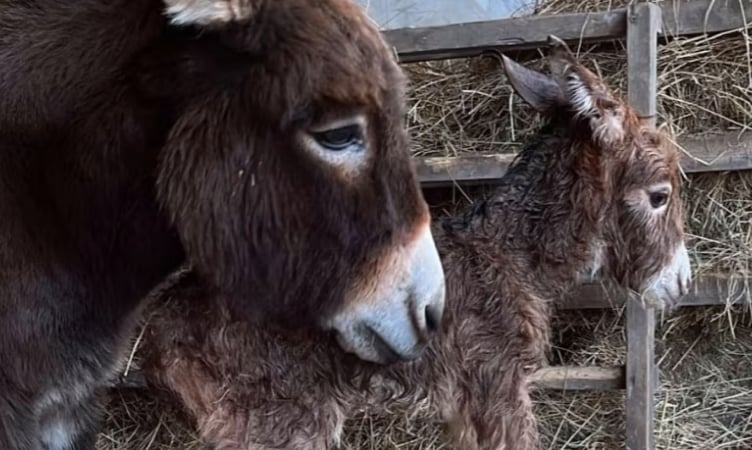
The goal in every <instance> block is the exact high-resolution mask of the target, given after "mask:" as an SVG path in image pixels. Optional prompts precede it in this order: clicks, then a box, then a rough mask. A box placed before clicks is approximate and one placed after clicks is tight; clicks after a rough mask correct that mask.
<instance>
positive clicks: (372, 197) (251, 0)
mask: <svg viewBox="0 0 752 450" xmlns="http://www.w3.org/2000/svg"><path fill="white" fill-rule="evenodd" d="M403 100H404V98H403V75H402V73H401V72H400V69H399V67H398V66H397V64H396V61H395V60H394V57H393V54H392V53H391V52H390V50H389V48H388V47H387V46H386V45H385V42H384V41H383V39H382V37H381V35H380V33H379V31H378V30H377V29H376V28H375V27H374V26H373V24H372V23H370V22H369V20H368V18H367V17H366V16H365V14H364V13H363V12H362V11H361V10H360V8H359V7H358V6H356V5H355V4H353V3H351V2H349V1H345V0H326V1H317V2H311V1H309V0H285V1H263V0H165V1H164V2H161V1H158V0H110V1H102V0H79V1H76V2H60V1H57V0H25V1H14V0H11V1H6V2H3V3H2V5H1V6H0V448H2V449H40V448H44V449H50V450H51V449H56V450H57V449H59V450H62V449H83V448H89V447H90V446H91V445H92V442H93V436H94V433H93V430H95V424H96V422H97V417H98V413H97V411H96V410H97V408H96V397H97V391H98V389H99V388H100V387H102V386H103V385H105V383H106V382H107V380H108V378H109V377H110V376H111V375H112V374H113V373H114V372H115V371H116V370H117V367H116V364H115V361H116V360H117V359H118V355H119V354H121V351H122V350H123V346H124V343H125V340H126V339H125V338H126V336H127V335H128V334H129V332H130V331H131V330H132V325H133V323H134V322H135V320H134V319H135V318H136V317H137V315H138V310H139V305H140V300H141V299H142V298H144V297H145V295H146V293H147V292H148V291H149V290H150V288H152V287H153V286H154V285H155V284H156V283H158V282H159V281H160V280H161V279H163V278H164V277H165V275H166V274H168V273H169V272H170V271H172V270H173V269H175V268H176V267H177V266H178V265H179V264H181V262H183V261H185V260H187V261H188V262H189V263H190V264H191V265H192V266H193V267H194V268H195V270H196V271H197V273H198V274H199V276H200V278H201V279H202V282H204V283H206V284H207V285H208V286H210V289H212V290H213V291H215V292H217V293H221V294H222V296H223V297H225V298H228V299H230V304H231V305H232V306H231V308H232V309H234V310H236V311H237V312H239V313H240V314H242V316H243V317H245V318H246V319H250V318H257V319H258V318H264V319H275V320H279V321H280V322H282V323H284V324H293V325H308V326H316V327H319V328H322V329H326V330H334V332H336V334H337V336H338V340H339V342H340V343H341V345H342V346H343V347H344V348H345V349H346V350H349V351H350V352H353V353H355V354H356V355H358V356H359V357H360V358H362V359H365V360H369V361H372V362H377V363H388V362H391V361H395V360H399V359H410V358H415V357H416V356H417V355H418V354H420V353H421V350H422V348H423V347H424V346H425V344H426V342H427V341H428V339H429V337H430V334H431V332H432V331H433V330H434V329H435V327H436V325H437V323H438V322H439V321H440V319H441V315H442V310H443V302H444V280H443V272H442V269H441V263H440V260H439V258H438V255H437V251H436V248H435V245H434V242H433V238H432V236H431V231H430V217H429V214H428V210H427V207H426V205H425V202H424V200H423V198H422V195H421V193H420V190H419V186H418V184H417V181H416V177H415V174H414V171H413V169H412V167H411V164H410V160H409V153H408V148H407V136H406V132H405V129H404V125H403V113H404V112H403Z"/></svg>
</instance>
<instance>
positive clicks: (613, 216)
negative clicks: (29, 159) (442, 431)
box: [144, 38, 690, 450]
mask: <svg viewBox="0 0 752 450" xmlns="http://www.w3.org/2000/svg"><path fill="white" fill-rule="evenodd" d="M552 48H553V50H552V51H553V55H552V56H551V59H550V61H551V68H552V72H553V77H552V78H549V77H547V76H544V75H542V74H539V73H537V72H533V71H531V70H528V69H525V68H523V67H521V66H519V65H517V64H516V63H513V62H512V61H510V60H508V59H507V58H504V66H505V68H506V72H507V75H508V76H509V78H510V80H511V82H512V85H513V86H514V87H515V90H516V91H517V92H518V94H519V95H520V96H521V97H522V98H523V99H525V100H526V101H527V102H528V103H530V104H531V105H533V106H534V107H536V108H537V109H538V110H539V111H541V112H542V113H543V114H545V116H546V118H547V119H548V123H547V124H546V125H545V126H544V127H543V128H542V129H541V130H540V132H539V134H538V136H537V137H535V138H534V140H533V141H532V142H531V143H529V144H528V145H527V146H526V148H525V149H524V150H523V151H522V153H521V155H520V156H519V157H518V158H517V160H516V161H515V162H514V164H512V166H511V167H510V169H509V171H508V173H507V174H506V175H505V176H504V178H503V179H502V180H501V185H500V186H499V187H498V188H497V189H496V191H495V192H494V193H493V194H492V195H491V196H490V197H489V198H487V199H486V200H485V201H483V202H481V203H479V204H477V205H476V206H474V207H473V208H472V209H471V210H469V211H468V212H467V213H466V214H465V215H464V216H462V217H458V218H450V219H446V220H444V221H443V222H441V223H437V225H436V228H435V236H436V239H437V242H438V243H439V249H440V253H441V255H442V258H443V259H442V261H443V265H444V268H445V273H446V276H447V289H448V291H447V311H446V315H445V319H444V322H443V333H442V334H441V337H440V338H439V339H438V340H436V341H435V342H433V343H432V345H430V347H429V349H428V352H427V353H426V354H425V355H424V356H423V357H422V358H420V359H419V360H417V361H415V362H411V363H405V364H401V365H395V366H391V367H388V368H387V367H376V366H372V365H368V364H365V363H362V362H357V361H353V360H352V359H351V358H349V357H348V356H347V355H344V354H342V353H341V352H339V351H338V350H337V349H336V348H332V347H331V346H330V345H329V344H328V342H327V340H326V339H324V338H321V337H317V336H312V335H309V334H307V333H305V332H301V333H300V334H299V335H297V336H293V335H284V334H280V333H278V332H277V331H275V330H272V329H268V330H258V329H253V328H249V327H248V326H247V325H245V324H244V323H243V322H242V321H238V320H236V319H234V318H233V317H232V315H231V314H230V313H229V312H227V311H225V312H224V313H223V312H222V307H221V305H222V304H224V300H223V299H222V298H221V296H219V295H216V294H215V293H214V292H211V291H210V290H207V289H204V288H203V287H202V286H201V284H200V281H199V280H196V279H195V278H194V277H193V276H192V275H191V273H190V272H187V273H186V274H185V276H184V277H183V278H182V279H181V280H180V281H178V282H177V283H176V284H175V285H174V286H173V287H172V288H170V289H168V290H167V291H166V293H164V294H162V295H159V296H158V297H157V302H158V303H157V307H156V310H155V315H154V316H153V317H152V318H151V320H150V321H149V323H148V324H147V329H146V334H145V336H146V338H145V341H144V354H145V356H146V364H145V365H144V370H145V373H146V374H147V377H148V378H149V380H150V382H151V383H152V384H153V385H154V386H159V387H162V388H165V389H167V390H168V391H170V392H172V394H174V395H175V396H176V397H177V398H178V399H179V400H180V401H181V402H182V403H183V405H184V406H185V407H186V408H187V410H188V411H190V412H191V413H192V415H193V416H194V417H195V419H196V421H197V424H198V427H199V429H200V432H201V434H202V435H203V436H204V438H206V439H207V441H208V442H210V443H212V444H213V445H215V446H216V448H218V449H239V448H243V449H270V448H290V449H304V448H306V449H324V448H328V447H329V446H330V445H332V444H334V443H336V442H337V438H338V436H339V434H340V432H341V430H342V425H343V422H344V420H345V419H346V418H348V417H350V416H352V415H353V414H354V413H356V412H359V411H367V412H369V413H372V414H389V413H390V412H391V411H398V410H402V411H405V410H406V411H408V414H413V415H416V414H419V415H425V416H429V417H433V418H438V419H440V420H442V421H444V422H445V423H446V424H448V426H449V430H450V432H451V436H452V437H453V439H454V442H455V444H456V448H458V449H462V450H472V449H487V450H491V449H494V450H499V449H510V450H511V449H513V450H528V449H534V448H536V446H537V432H536V424H535V418H534V415H533V410H532V404H531V399H530V394H529V386H528V382H529V376H530V374H531V373H532V372H533V371H534V370H535V369H536V368H538V367H540V366H541V364H543V363H544V360H545V354H546V350H547V346H548V342H549V318H550V316H549V309H550V305H551V303H552V302H554V301H555V300H557V299H560V298H561V297H562V296H563V295H565V294H566V293H567V292H570V291H571V289H572V288H573V287H575V286H576V285H578V284H579V283H581V282H582V281H583V278H584V275H586V274H588V273H592V272H601V273H603V274H604V275H605V276H608V277H610V278H612V279H613V280H615V281H616V282H618V283H619V284H620V285H621V286H623V287H624V288H627V289H630V290H633V291H635V292H636V293H640V294H643V295H646V296H651V297H653V298H654V299H657V300H663V301H673V300H676V299H677V298H678V297H679V296H680V295H682V294H683V293H684V292H685V290H686V289H687V285H688V283H689V282H690V271H689V266H688V260H687V257H686V249H685V247H684V244H683V225H682V207H681V203H680V200H679V187H680V186H679V184H680V179H679V166H678V162H679V156H678V152H677V151H676V150H675V149H674V148H673V147H672V146H671V145H670V144H669V143H668V142H667V141H666V140H665V138H664V137H662V136H661V135H660V134H659V133H658V132H657V131H656V130H655V129H653V128H651V127H650V126H649V125H645V124H642V123H640V121H639V120H638V119H637V117H636V115H635V113H634V112H633V111H632V110H631V109H630V108H629V107H628V105H626V104H625V103H624V102H622V101H621V100H620V99H619V98H618V97H616V96H615V95H614V94H612V93H610V92H609V91H608V90H607V89H606V87H605V85H604V84H603V83H602V82H601V81H600V80H599V79H598V78H597V77H596V76H595V75H594V74H592V73H591V72H590V71H588V70H587V69H585V68H584V67H583V66H582V65H580V64H579V63H578V62H577V61H576V60H575V59H574V57H573V56H572V55H571V53H569V51H568V49H567V48H566V46H565V45H564V44H563V43H561V42H560V41H558V40H557V39H555V38H552ZM207 297H208V298H211V299H213V300H212V301H214V302H216V303H217V304H218V306H217V307H216V308H211V307H209V306H208V305H207V302H206V298H207ZM635 301H638V300H635Z"/></svg>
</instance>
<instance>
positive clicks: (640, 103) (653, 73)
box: [626, 3, 661, 450]
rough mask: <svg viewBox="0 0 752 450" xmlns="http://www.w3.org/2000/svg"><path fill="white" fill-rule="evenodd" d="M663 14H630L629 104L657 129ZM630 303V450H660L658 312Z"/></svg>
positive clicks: (649, 10)
mask: <svg viewBox="0 0 752 450" xmlns="http://www.w3.org/2000/svg"><path fill="white" fill-rule="evenodd" d="M660 30H661V9H660V8H659V7H658V6H657V5H655V4H651V3H640V4H637V5H633V6H631V7H630V8H629V9H628V11H627V72H628V73H627V80H628V86H627V90H628V98H629V103H630V104H631V105H632V107H633V108H634V109H635V110H636V111H637V113H638V114H639V115H640V118H641V119H643V120H645V121H647V122H649V123H651V124H655V115H656V96H657V79H658V75H657V72H658V70H657V66H658V61H657V56H658V55H657V54H658V33H660ZM628 300H630V301H628V302H627V314H626V315H627V317H626V321H627V323H626V325H627V368H626V372H627V373H626V388H627V389H626V391H627V404H626V429H627V436H626V438H627V450H653V449H655V431H654V422H655V398H654V397H655V385H656V380H655V376H656V373H657V372H656V370H655V309H654V308H653V307H652V306H646V305H643V304H642V303H641V302H640V301H639V300H638V299H628Z"/></svg>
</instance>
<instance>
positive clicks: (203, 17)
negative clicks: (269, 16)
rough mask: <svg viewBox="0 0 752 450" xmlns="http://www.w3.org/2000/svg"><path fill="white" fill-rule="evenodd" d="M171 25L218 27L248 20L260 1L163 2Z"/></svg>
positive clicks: (194, 0) (191, 0)
mask: <svg viewBox="0 0 752 450" xmlns="http://www.w3.org/2000/svg"><path fill="white" fill-rule="evenodd" d="M163 2H164V4H165V14H167V16H168V17H169V18H170V23H172V24H173V25H198V26H218V25H225V24H229V23H231V22H240V21H244V20H248V19H250V18H251V17H253V15H254V14H255V13H256V11H257V10H258V8H259V3H261V0H163Z"/></svg>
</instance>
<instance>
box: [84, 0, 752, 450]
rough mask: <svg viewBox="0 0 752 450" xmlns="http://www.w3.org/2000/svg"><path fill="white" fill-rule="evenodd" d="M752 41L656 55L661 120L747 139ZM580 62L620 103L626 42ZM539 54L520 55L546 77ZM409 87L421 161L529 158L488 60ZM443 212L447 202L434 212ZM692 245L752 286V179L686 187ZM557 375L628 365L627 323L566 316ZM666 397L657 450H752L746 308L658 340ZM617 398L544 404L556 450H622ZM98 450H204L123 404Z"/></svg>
mask: <svg viewBox="0 0 752 450" xmlns="http://www.w3.org/2000/svg"><path fill="white" fill-rule="evenodd" d="M542 3H543V4H542V5H541V6H539V7H538V11H539V12H540V13H543V14H552V13H558V12H585V11H601V10H605V9H610V8H617V7H621V6H623V5H625V4H627V3H629V2H628V1H625V0H587V1H583V2H580V3H577V0H548V1H545V2H542ZM750 44H752V40H751V39H750V37H749V35H748V34H747V33H746V32H744V31H734V32H728V33H725V34H723V35H717V36H714V37H711V38H706V37H695V38H680V39H676V40H673V41H672V42H670V43H669V44H667V45H664V46H662V47H661V48H660V52H659V70H660V72H659V73H660V79H659V89H660V94H659V98H658V111H659V122H664V123H666V124H667V126H669V127H671V128H672V129H673V130H674V131H675V133H676V134H677V135H683V134H695V133H705V132H709V131H713V132H718V131H729V130H744V129H746V128H748V127H749V126H750V125H751V124H752V62H751V58H750V48H749V47H750ZM576 50H578V51H579V54H580V57H581V58H582V59H583V60H584V61H585V62H586V63H587V65H588V66H589V67H591V68H595V69H596V70H597V71H598V72H599V73H600V74H601V75H602V76H603V77H604V78H605V79H606V81H607V82H608V84H609V85H610V86H611V87H612V88H614V89H616V90H617V91H619V92H622V93H624V92H625V89H626V81H625V78H626V52H625V51H624V48H623V45H622V44H620V43H609V44H601V45H588V46H582V47H581V48H579V49H576ZM541 55H542V54H541V53H540V52H527V53H525V54H520V55H517V57H518V58H519V59H520V60H522V61H524V62H525V64H527V65H533V66H534V67H538V68H543V64H542V60H541ZM405 69H406V70H407V72H408V74H409V76H410V78H411V81H412V83H411V92H410V95H411V98H410V104H411V108H410V109H409V115H408V123H409V126H410V128H411V133H412V137H413V142H414V152H415V154H416V155H419V156H426V155H432V156H457V155H462V154H468V153H472V152H476V153H493V152H511V151H517V150H519V146H520V143H521V141H522V140H523V139H524V137H525V136H526V135H528V134H529V133H530V132H531V130H533V129H534V128H535V127H537V126H538V118H537V116H536V115H535V114H534V113H533V112H532V111H531V110H530V109H529V108H528V107H526V106H525V105H524V104H522V103H521V101H520V99H519V98H518V97H516V96H514V95H512V90H511V87H510V86H509V85H508V83H507V80H506V77H505V76H504V74H503V73H502V72H501V69H500V67H499V63H498V61H495V60H494V59H490V58H473V59H467V60H453V61H435V62H429V63H418V64H409V65H405ZM482 190H483V189H475V190H473V192H469V191H467V192H466V191H463V190H461V189H459V188H456V189H455V190H454V191H453V192H452V193H451V195H450V196H449V197H446V196H444V197H437V194H435V193H429V200H430V201H431V202H432V203H434V204H435V209H436V210H437V211H439V210H443V209H449V210H456V209H457V208H460V207H465V206H467V205H468V204H469V203H470V202H471V201H472V199H474V198H477V197H475V196H474V195H473V194H474V193H475V194H477V193H478V191H482ZM434 200H436V201H434ZM684 202H685V205H686V208H687V227H688V230H689V247H690V253H691V257H692V261H693V266H694V268H695V271H696V273H697V274H701V273H717V272H723V273H729V274H736V275H745V276H750V275H752V273H751V272H752V225H750V224H752V172H746V173H729V174H702V175H692V176H689V177H688V178H687V180H686V184H685V188H684ZM554 330H555V334H554V337H555V346H554V352H553V354H552V357H551V362H552V363H553V364H577V365H594V364H601V365H612V364H622V363H623V359H624V354H625V352H624V350H625V340H624V334H625V333H624V329H623V321H622V317H621V312H620V311H607V312H567V313H562V314H561V315H560V316H559V317H557V319H556V323H555V325H554ZM656 337H657V339H658V341H659V342H658V345H659V348H658V349H657V355H658V358H659V361H660V368H661V371H662V376H661V382H662V386H661V392H660V394H659V398H658V404H657V421H658V424H657V427H658V439H657V441H658V448H661V449H742V448H752V313H750V311H749V307H748V305H741V306H734V307H714V308H699V309H692V310H686V309H685V310H682V311H679V312H678V313H676V314H674V315H672V316H670V317H664V318H663V321H662V323H661V324H660V326H659V328H658V330H657V331H656ZM623 404H624V396H623V393H620V392H606V393H560V392H549V391H546V392H540V393H538V394H536V408H537V413H538V416H539V420H540V427H541V431H542V433H543V435H544V440H545V442H546V444H547V448H550V449H609V450H610V449H618V448H623V445H624V422H623V417H624V416H623V414H624V410H623ZM443 442H444V441H443V436H442V434H441V431H440V429H439V427H437V426H435V424H431V423H414V422H410V421H408V420H406V419H404V418H400V417H395V418H394V419H392V420H390V421H384V420H376V419H372V418H369V417H362V418H359V419H357V420H354V421H352V423H351V424H350V425H349V427H348V430H347V436H346V439H345V444H346V445H345V448H349V449H373V450H386V449H412V450H417V449H434V450H437V449H443V448H446V447H445V444H444V443H443ZM97 448H98V449H99V450H121V449H136V450H141V449H144V450H145V449H163V450H168V449H169V450H173V449H198V448H201V446H200V444H199V443H198V442H196V440H195V437H194V435H193V433H192V431H191V428H190V424H189V422H187V421H186V420H185V418H183V417H181V416H180V414H179V413H178V412H177V411H176V410H174V408H172V407H171V406H170V405H164V404H159V403H155V400H154V399H152V398H150V397H149V396H146V395H143V394H136V393H127V392H126V393H119V394H116V395H115V396H113V398H112V400H111V403H110V413H109V415H108V419H107V423H106V427H105V431H104V433H103V434H102V436H101V437H100V440H99V445H98V447H97Z"/></svg>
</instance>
